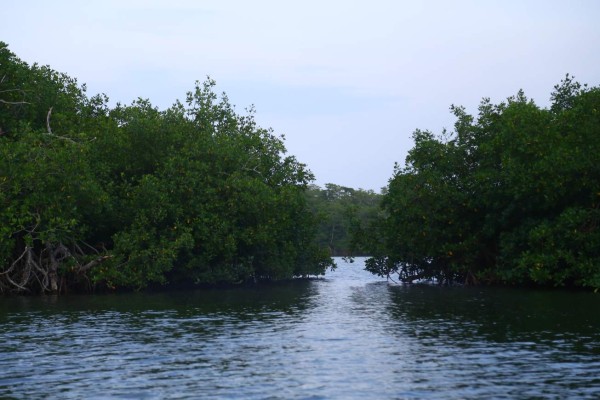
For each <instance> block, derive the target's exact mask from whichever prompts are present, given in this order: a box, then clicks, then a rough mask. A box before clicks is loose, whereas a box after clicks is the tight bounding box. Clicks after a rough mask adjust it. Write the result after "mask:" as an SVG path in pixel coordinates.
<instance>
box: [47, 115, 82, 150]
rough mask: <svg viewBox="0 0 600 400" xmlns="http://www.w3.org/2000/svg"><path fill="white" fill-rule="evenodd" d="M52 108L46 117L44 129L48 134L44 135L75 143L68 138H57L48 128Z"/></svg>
mask: <svg viewBox="0 0 600 400" xmlns="http://www.w3.org/2000/svg"><path fill="white" fill-rule="evenodd" d="M53 108H54V107H50V109H49V110H48V115H46V129H47V130H48V132H47V133H46V134H47V135H50V136H53V137H55V138H57V139H62V140H68V141H69V142H71V143H77V142H75V141H74V140H73V139H70V138H68V137H64V136H58V135H55V134H54V133H52V129H51V128H50V115H51V114H52V109H53Z"/></svg>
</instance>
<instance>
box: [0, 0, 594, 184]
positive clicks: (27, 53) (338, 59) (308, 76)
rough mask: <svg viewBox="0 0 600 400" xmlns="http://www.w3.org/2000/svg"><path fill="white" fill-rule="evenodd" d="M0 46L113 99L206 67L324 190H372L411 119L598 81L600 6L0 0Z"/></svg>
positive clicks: (147, 93) (175, 87) (414, 124)
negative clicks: (566, 80)
mask: <svg viewBox="0 0 600 400" xmlns="http://www.w3.org/2000/svg"><path fill="white" fill-rule="evenodd" d="M1 10H2V21H1V22H0V40H1V41H4V42H7V43H8V44H9V48H10V49H11V50H12V51H13V52H14V53H16V54H17V55H18V56H19V57H20V58H21V59H23V60H24V61H26V62H28V63H33V62H39V63H40V64H48V65H50V66H51V67H52V68H53V69H56V70H58V71H61V72H66V73H67V74H68V75H70V76H72V77H76V78H78V80H79V81H80V82H81V83H87V85H88V89H89V93H90V94H95V93H98V92H103V93H106V94H107V95H108V96H109V97H110V99H111V101H112V102H117V101H120V102H124V103H130V102H131V101H132V100H134V99H136V98H137V97H143V98H149V99H150V100H151V101H152V103H153V104H154V105H156V106H158V107H159V108H161V109H164V108H166V107H168V106H170V105H171V104H172V103H173V102H174V101H175V100H176V99H182V100H183V99H184V96H185V93H186V92H187V91H188V90H191V89H192V88H193V85H194V82H195V81H196V80H201V81H202V80H204V79H205V78H206V76H207V75H210V77H211V78H213V79H215V80H216V81H217V90H218V91H219V92H222V91H224V92H226V93H227V94H228V96H229V99H230V101H231V102H232V103H233V104H235V105H236V110H237V111H238V113H244V112H245V111H244V109H245V108H247V107H248V106H250V105H251V104H254V105H255V106H256V109H257V120H258V122H259V124H260V125H261V126H263V127H265V128H267V127H272V128H273V129H274V130H275V132H276V133H277V134H285V136H286V146H287V149H288V151H289V153H291V154H293V155H295V156H296V157H297V158H298V159H299V160H300V161H301V162H304V163H306V164H308V166H309V168H310V169H311V170H312V171H313V172H314V173H315V175H316V178H317V181H316V183H317V184H319V185H323V184H325V183H328V182H332V183H336V184H340V185H344V186H350V187H355V188H359V187H360V188H364V189H374V190H376V191H379V189H380V188H381V187H383V186H385V185H386V184H387V181H388V179H389V178H390V177H391V175H392V171H393V165H394V162H396V161H397V162H400V163H404V158H405V157H406V153H407V151H408V150H409V149H410V148H411V147H412V141H411V135H412V132H413V131H414V130H415V129H416V128H420V129H428V130H431V131H433V132H436V133H439V132H441V130H442V128H444V127H446V128H449V129H452V124H453V122H454V119H453V118H452V116H451V115H450V113H449V111H448V109H449V106H450V105H451V104H456V105H464V106H465V107H467V110H468V111H470V112H471V113H476V112H477V105H478V104H479V102H480V100H481V98H482V97H491V99H492V101H494V102H499V101H501V100H504V99H505V98H506V97H508V96H511V95H514V94H515V93H516V92H517V91H518V90H519V89H523V90H525V94H526V95H527V96H528V97H531V98H533V99H534V100H535V101H536V103H538V104H539V105H541V106H547V105H548V101H549V96H550V92H551V91H552V88H553V86H554V85H555V84H557V83H558V82H560V80H561V79H562V78H563V77H564V75H565V74H566V73H570V74H572V75H575V77H576V78H577V80H579V81H580V82H582V83H588V84H590V85H592V86H597V85H599V84H600V1H595V0H587V1H583V0H580V1H577V0H565V1H552V0H543V1H527V0H515V1H511V0H501V1H484V0H479V1H449V0H448V1H416V0H415V1H410V2H408V1H398V0H369V1H366V0H365V1H353V0H344V1H337V0H335V1H327V0H319V1H316V0H303V1H283V0H280V1H275V0H273V1H268V0H252V1H243V0H238V1H235V0H229V1H227V0H219V1H216V0H215V1H200V0H198V1H192V0H189V1H185V0H168V1H158V0H156V1H142V0H139V1H127V0H102V1H60V0H52V1H48V0H43V1H27V0H3V1H2V6H1Z"/></svg>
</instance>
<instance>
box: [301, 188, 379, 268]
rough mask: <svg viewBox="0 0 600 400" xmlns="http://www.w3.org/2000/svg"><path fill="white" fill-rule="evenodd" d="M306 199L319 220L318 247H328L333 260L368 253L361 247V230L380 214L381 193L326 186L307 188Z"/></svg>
mask: <svg viewBox="0 0 600 400" xmlns="http://www.w3.org/2000/svg"><path fill="white" fill-rule="evenodd" d="M306 196H307V199H308V204H309V207H310V209H311V210H312V211H313V213H315V215H316V216H317V217H318V221H319V225H318V231H317V236H316V241H317V244H318V245H319V247H326V248H328V249H329V253H330V254H331V256H334V257H335V256H360V255H367V254H368V253H367V250H366V249H365V248H363V246H362V242H363V241H362V240H361V234H362V233H361V230H360V229H361V226H365V225H368V224H369V223H370V221H372V220H374V219H375V218H376V217H377V215H378V213H379V212H380V207H379V203H380V200H381V197H382V196H381V195H380V194H377V193H375V192H373V191H372V190H363V189H353V188H349V187H345V186H339V185H336V184H333V183H327V184H325V188H324V189H322V188H320V187H318V186H316V185H309V187H308V190H307V192H306Z"/></svg>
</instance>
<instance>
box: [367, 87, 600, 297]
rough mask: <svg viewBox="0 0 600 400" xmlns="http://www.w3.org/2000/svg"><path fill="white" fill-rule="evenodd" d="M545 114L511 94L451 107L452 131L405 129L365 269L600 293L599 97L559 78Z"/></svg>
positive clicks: (371, 230)
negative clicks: (408, 136)
mask: <svg viewBox="0 0 600 400" xmlns="http://www.w3.org/2000/svg"><path fill="white" fill-rule="evenodd" d="M551 102H552V104H551V106H550V107H549V108H548V109H545V108H540V107H538V106H537V105H536V104H535V103H534V102H533V101H532V100H530V99H528V98H526V97H525V95H524V94H523V93H522V92H519V93H518V94H517V95H516V96H514V97H511V98H509V99H508V100H507V101H505V102H501V103H499V104H492V103H491V102H490V100H489V99H484V100H483V101H482V102H481V105H480V106H479V114H478V115H477V116H475V117H474V116H472V115H469V114H467V113H466V112H465V109H464V108H461V107H452V111H453V113H454V115H455V116H456V123H455V126H454V131H453V132H442V134H441V135H434V134H432V133H430V132H427V131H420V130H417V131H416V132H415V133H414V135H413V139H414V147H413V148H412V149H411V150H410V152H409V154H408V157H407V158H406V164H405V165H404V167H401V166H396V168H395V172H394V175H393V177H392V179H391V181H390V183H389V187H388V189H387V193H386V194H385V195H384V196H383V200H382V210H381V211H382V216H381V217H380V218H378V219H376V220H375V221H372V222H371V223H370V224H367V225H363V234H362V235H361V238H362V239H363V246H364V247H365V248H366V249H367V251H368V252H369V253H371V255H372V256H373V257H372V258H371V259H370V260H369V261H368V269H369V270H370V271H371V272H373V273H376V274H379V275H381V276H391V277H393V278H396V276H397V275H399V278H400V279H402V280H405V281H411V280H414V279H418V278H425V279H431V278H435V279H437V280H438V281H439V282H457V281H458V282H466V283H469V284H477V283H485V284H511V285H533V284H535V285H545V286H567V287H590V288H595V289H598V288H600V88H598V87H591V88H590V87H587V86H585V85H583V86H582V85H581V84H579V83H577V82H576V81H575V80H574V79H573V78H572V77H570V76H568V75H567V77H566V78H565V79H564V80H563V81H562V82H561V83H560V84H559V85H557V86H555V88H554V92H553V93H552V95H551Z"/></svg>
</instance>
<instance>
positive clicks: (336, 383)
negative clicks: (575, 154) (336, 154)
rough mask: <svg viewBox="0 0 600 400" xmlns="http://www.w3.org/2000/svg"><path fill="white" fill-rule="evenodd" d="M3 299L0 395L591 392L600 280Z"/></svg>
mask: <svg viewBox="0 0 600 400" xmlns="http://www.w3.org/2000/svg"><path fill="white" fill-rule="evenodd" d="M338 265H339V268H338V269H337V271H335V272H333V273H328V275H327V276H326V278H324V279H319V280H313V281H296V282H288V283H282V284H277V285H273V286H264V287H260V288H253V289H249V288H246V289H236V290H220V291H200V292H187V293H168V294H165V293H161V294H127V295H104V296H65V297H59V298H55V297H46V298H0V398H26V399H35V398H61V399H62V398H77V399H80V398H86V399H87V398H151V399H154V398H156V399H162V398H244V399H246V398H256V399H263V398H270V399H278V398H282V399H291V398H305V399H351V398H360V399H363V398H373V399H389V398H418V399H420V398H440V399H441V398H443V399H451V398H461V399H462V398H477V399H487V398H511V399H513V398H556V399H566V398H590V399H591V398H600V294H597V295H595V294H592V293H568V292H549V291H523V290H506V289H481V288H439V287H428V286H393V285H389V284H388V283H386V282H385V281H381V280H379V279H378V278H375V277H373V276H371V275H369V274H368V273H366V272H364V271H362V269H361V268H362V264H361V260H358V261H357V262H356V263H355V264H346V263H344V262H343V261H341V260H338Z"/></svg>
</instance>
